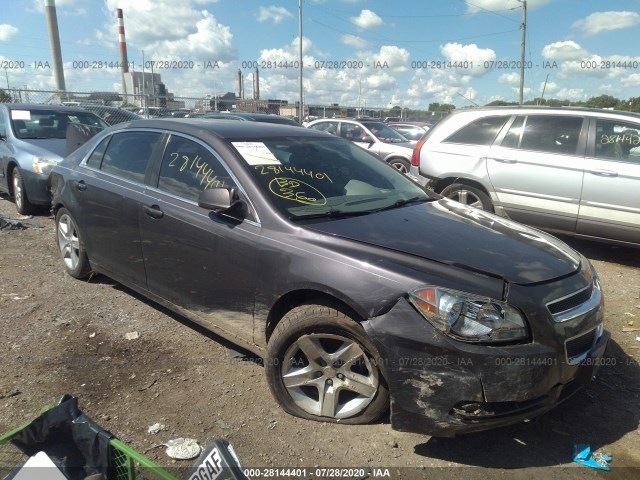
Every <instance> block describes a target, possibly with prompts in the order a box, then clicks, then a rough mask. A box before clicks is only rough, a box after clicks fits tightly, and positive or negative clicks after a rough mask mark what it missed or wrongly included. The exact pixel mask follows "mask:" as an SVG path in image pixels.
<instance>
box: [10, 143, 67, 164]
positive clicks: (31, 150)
mask: <svg viewBox="0 0 640 480" xmlns="http://www.w3.org/2000/svg"><path fill="white" fill-rule="evenodd" d="M66 145H67V140H66V139H64V138H34V139H20V140H16V142H15V146H16V148H17V150H18V151H21V152H25V153H28V154H31V155H35V156H39V157H47V158H50V159H52V160H57V161H60V160H62V158H63V157H64V156H65V152H66Z"/></svg>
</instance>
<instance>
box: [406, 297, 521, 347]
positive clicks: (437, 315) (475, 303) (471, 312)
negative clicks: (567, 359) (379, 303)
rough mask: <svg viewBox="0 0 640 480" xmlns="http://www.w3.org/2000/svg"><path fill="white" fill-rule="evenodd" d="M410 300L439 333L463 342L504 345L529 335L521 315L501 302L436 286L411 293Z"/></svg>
mask: <svg viewBox="0 0 640 480" xmlns="http://www.w3.org/2000/svg"><path fill="white" fill-rule="evenodd" d="M409 300H410V301H411V303H412V304H413V305H414V306H415V307H416V309H417V310H418V311H419V312H420V313H421V314H422V316H423V317H424V318H426V319H427V320H428V321H429V322H430V323H431V324H433V326H435V327H436V328H437V329H438V330H440V331H442V332H443V333H446V334H447V335H449V336H450V337H453V338H455V339H457V340H461V341H463V342H479V343H498V342H499V343H504V342H514V341H519V340H525V339H526V338H528V336H529V332H528V329H527V323H526V321H525V319H524V317H523V316H522V314H521V313H520V312H519V311H518V310H516V309H515V308H513V307H511V306H510V305H508V304H507V303H505V302H501V301H499V300H494V299H492V298H488V297H481V296H477V295H471V294H468V293H464V292H458V291H456V290H449V289H446V288H439V287H434V286H425V287H421V288H418V289H416V290H414V291H412V292H409Z"/></svg>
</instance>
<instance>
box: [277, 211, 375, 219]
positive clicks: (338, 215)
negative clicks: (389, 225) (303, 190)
mask: <svg viewBox="0 0 640 480" xmlns="http://www.w3.org/2000/svg"><path fill="white" fill-rule="evenodd" d="M374 211H375V210H364V211H363V210H358V211H348V210H329V211H327V212H322V213H311V214H309V215H290V216H289V220H291V221H296V220H309V219H314V218H346V217H357V216H359V215H368V214H370V213H372V212H374Z"/></svg>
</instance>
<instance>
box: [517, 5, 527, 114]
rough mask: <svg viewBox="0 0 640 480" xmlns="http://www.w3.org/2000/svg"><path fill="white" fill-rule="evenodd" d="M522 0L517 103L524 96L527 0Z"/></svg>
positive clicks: (520, 101) (521, 101)
mask: <svg viewBox="0 0 640 480" xmlns="http://www.w3.org/2000/svg"><path fill="white" fill-rule="evenodd" d="M520 1H521V2H522V50H521V52H520V98H519V102H518V103H519V104H520V105H522V103H523V96H524V51H525V38H526V36H527V0H520Z"/></svg>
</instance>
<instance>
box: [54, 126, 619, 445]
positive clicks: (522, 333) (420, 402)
mask: <svg viewBox="0 0 640 480" xmlns="http://www.w3.org/2000/svg"><path fill="white" fill-rule="evenodd" d="M50 181H51V185H52V193H53V208H52V211H53V213H54V215H55V222H56V231H57V239H58V247H59V250H60V253H61V257H62V259H63V265H64V268H65V270H66V271H67V273H68V274H69V275H71V276H73V277H75V278H84V277H87V276H88V275H89V274H90V272H91V271H94V272H100V273H103V274H105V275H108V276H109V277H111V278H113V279H115V280H117V281H119V282H121V283H123V284H124V285H127V286H129V287H130V288H131V289H133V290H135V291H137V292H139V293H141V294H143V295H145V296H147V297H149V298H151V299H153V300H154V301H156V302H158V303H160V304H161V305H164V306H165V307H167V308H169V309H171V310H173V311H175V312H178V313H179V314H181V315H183V316H185V317H187V318H189V319H191V320H192V321H194V322H197V323H199V324H201V325H203V326H205V327H206V328H208V329H211V330H212V331H214V332H216V333H218V334H219V335H221V336H223V337H225V338H227V339H229V340H231V341H233V342H234V343H236V344H237V345H240V346H242V347H244V348H247V349H249V350H251V351H253V352H255V353H256V354H257V355H260V356H261V357H263V358H264V359H265V362H264V363H265V370H266V375H267V379H268V384H269V387H270V389H271V391H272V393H273V395H274V397H275V398H276V400H277V401H278V402H279V403H280V405H281V406H282V408H283V409H284V410H285V411H287V412H289V413H291V414H293V415H297V416H300V417H303V418H307V419H313V420H319V421H327V422H340V423H347V424H356V423H365V422H370V421H373V420H374V419H376V418H378V417H379V416H380V415H382V414H383V413H384V412H385V411H386V410H387V409H388V408H389V401H390V399H391V403H390V404H391V423H392V426H393V428H396V429H399V430H406V431H420V432H426V433H430V434H434V435H447V436H448V435H454V434H456V433H459V432H469V431H475V430H482V429H487V428H491V427H496V426H500V425H506V424H511V423H514V422H518V421H521V420H523V419H529V418H531V417H533V416H535V415H537V414H540V413H542V412H545V411H547V410H549V409H550V408H552V407H553V406H554V405H556V404H557V403H558V402H559V401H561V400H564V399H566V398H567V397H569V396H570V395H572V394H574V393H575V392H577V391H579V390H580V386H582V385H583V384H584V383H585V382H586V381H588V380H589V379H591V378H592V376H593V374H594V373H595V370H594V369H595V367H596V366H597V365H599V364H600V359H601V357H602V355H603V352H604V349H605V347H606V344H607V340H608V338H609V334H608V333H607V332H606V331H605V330H604V328H603V310H602V306H603V299H602V294H601V290H600V285H599V283H598V277H597V274H596V272H595V270H594V269H593V267H592V266H591V265H590V264H589V261H588V260H587V259H586V258H585V257H584V256H582V255H580V254H579V253H578V252H576V251H574V250H572V249H571V248H569V247H568V246H567V245H565V244H564V243H562V242H560V241H559V240H557V239H556V238H554V237H552V236H550V235H548V234H545V233H542V232H540V231H538V230H534V229H531V228H529V227H526V226H524V225H521V224H518V223H515V222H512V221H510V220H508V219H504V218H501V217H498V216H495V215H493V214H490V213H488V212H482V211H480V210H477V209H474V208H471V207H468V206H466V205H462V204H460V203H458V202H454V201H451V200H449V199H446V198H443V197H441V196H439V195H437V194H435V193H433V192H430V191H428V190H424V189H423V188H422V187H420V186H419V185H417V184H416V183H415V182H414V181H412V180H411V179H409V178H408V177H406V176H405V175H402V174H401V173H400V172H398V171H397V170H395V169H394V168H392V167H390V166H389V165H387V164H385V163H384V162H381V161H379V160H378V159H376V158H375V157H373V156H371V155H370V154H368V153H367V152H365V151H363V150H362V149H361V148H359V147H358V146H356V145H355V144H353V143H352V142H348V141H345V140H344V139H341V138H337V137H335V136H332V135H328V134H326V133H323V132H319V131H317V130H313V129H302V128H299V127H290V126H285V125H273V124H266V123H259V122H210V121H207V120H200V119H178V120H168V119H167V120H165V119H158V120H142V121H138V122H130V123H126V124H119V125H116V126H114V127H111V128H110V129H108V130H105V131H104V132H101V133H100V134H98V135H96V136H95V137H94V138H92V139H91V140H89V141H88V142H87V143H86V144H85V145H84V146H83V147H81V148H80V149H78V150H76V151H75V152H74V153H72V154H71V155H70V156H69V157H67V158H66V159H65V160H64V161H63V162H62V163H61V164H60V165H58V166H56V167H54V169H53V171H52V172H51V180H50ZM470 244H472V245H473V248H470V247H469V245H470ZM514 258H517V261H514ZM167 341H170V339H167Z"/></svg>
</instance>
